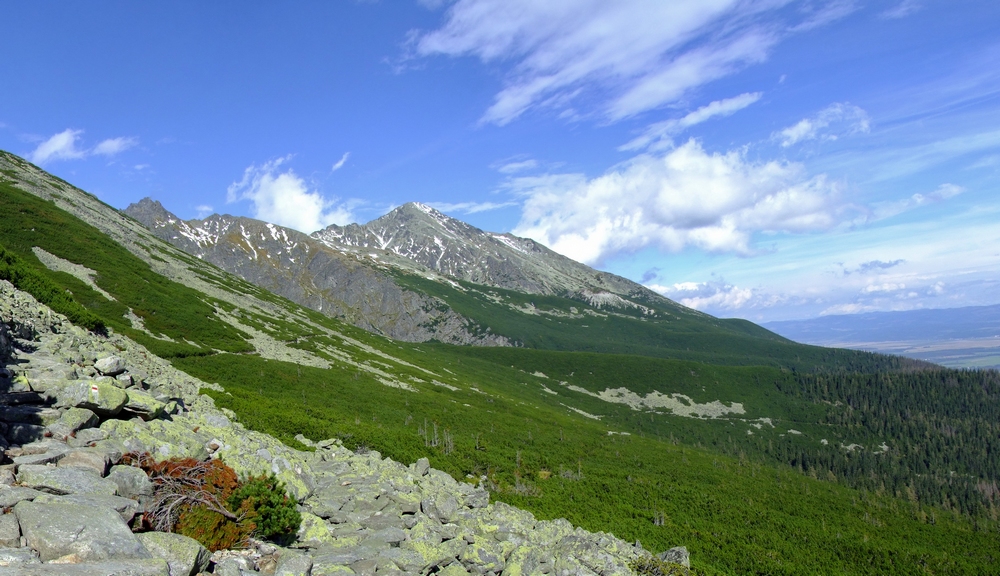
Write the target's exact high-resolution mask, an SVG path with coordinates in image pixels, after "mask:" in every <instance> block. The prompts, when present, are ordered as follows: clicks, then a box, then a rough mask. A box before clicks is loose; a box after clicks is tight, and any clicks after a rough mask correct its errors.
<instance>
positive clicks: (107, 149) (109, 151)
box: [90, 136, 139, 156]
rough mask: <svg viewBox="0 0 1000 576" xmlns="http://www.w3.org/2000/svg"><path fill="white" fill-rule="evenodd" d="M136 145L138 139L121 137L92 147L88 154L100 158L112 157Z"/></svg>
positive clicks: (109, 139)
mask: <svg viewBox="0 0 1000 576" xmlns="http://www.w3.org/2000/svg"><path fill="white" fill-rule="evenodd" d="M138 143H139V139H138V138H126V137H121V136H120V137H118V138H108V139H107V140H104V141H102V142H101V143H100V144H98V145H97V146H94V149H93V150H92V151H91V152H90V153H91V154H99V155H101V156H114V155H115V154H118V153H120V152H124V151H125V150H128V149H129V148H132V147H133V146H135V145H137V144H138Z"/></svg>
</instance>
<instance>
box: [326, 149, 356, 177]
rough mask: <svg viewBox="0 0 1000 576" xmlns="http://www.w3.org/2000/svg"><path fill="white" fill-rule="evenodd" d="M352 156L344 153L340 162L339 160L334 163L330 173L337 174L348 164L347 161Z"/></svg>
mask: <svg viewBox="0 0 1000 576" xmlns="http://www.w3.org/2000/svg"><path fill="white" fill-rule="evenodd" d="M350 156H351V153H350V152H344V155H343V156H341V157H340V160H337V161H336V162H334V163H333V167H332V168H330V172H336V171H337V170H340V169H341V168H343V167H344V163H345V162H347V159H348V158H349V157H350Z"/></svg>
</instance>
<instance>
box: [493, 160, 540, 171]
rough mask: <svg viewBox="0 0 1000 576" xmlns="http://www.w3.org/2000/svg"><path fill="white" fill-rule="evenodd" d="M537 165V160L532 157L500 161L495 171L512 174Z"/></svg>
mask: <svg viewBox="0 0 1000 576" xmlns="http://www.w3.org/2000/svg"><path fill="white" fill-rule="evenodd" d="M537 167H538V161H537V160H533V159H530V158H529V159H527V160H514V161H510V162H502V163H500V164H499V165H498V166H496V171H497V172H500V173H503V174H514V173H516V172H524V171H525V170H532V169H534V168H537Z"/></svg>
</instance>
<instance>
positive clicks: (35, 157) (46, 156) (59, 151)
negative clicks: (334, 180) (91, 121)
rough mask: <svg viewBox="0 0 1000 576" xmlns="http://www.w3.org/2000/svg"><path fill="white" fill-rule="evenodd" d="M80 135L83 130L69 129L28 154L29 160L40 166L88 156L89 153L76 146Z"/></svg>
mask: <svg viewBox="0 0 1000 576" xmlns="http://www.w3.org/2000/svg"><path fill="white" fill-rule="evenodd" d="M80 134H83V130H73V129H70V128H67V129H66V130H63V131H62V132H60V133H58V134H55V135H53V136H52V137H50V138H49V139H48V140H46V141H44V142H42V143H41V144H39V145H38V147H37V148H35V149H34V151H32V152H31V153H30V154H28V160H30V161H31V162H33V163H35V164H39V165H40V164H45V163H46V162H48V161H50V160H74V159H77V158H83V157H84V156H86V155H87V151H86V150H81V149H80V148H78V147H77V145H76V144H77V140H79V139H80Z"/></svg>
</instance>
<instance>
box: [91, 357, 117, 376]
mask: <svg viewBox="0 0 1000 576" xmlns="http://www.w3.org/2000/svg"><path fill="white" fill-rule="evenodd" d="M94 368H96V369H97V371H98V372H100V373H101V374H103V375H105V376H117V375H119V374H121V373H122V372H124V371H125V361H124V360H122V359H121V358H119V357H118V356H108V357H107V358H101V359H100V360H98V361H97V362H95V363H94Z"/></svg>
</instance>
